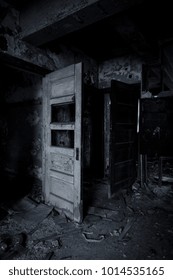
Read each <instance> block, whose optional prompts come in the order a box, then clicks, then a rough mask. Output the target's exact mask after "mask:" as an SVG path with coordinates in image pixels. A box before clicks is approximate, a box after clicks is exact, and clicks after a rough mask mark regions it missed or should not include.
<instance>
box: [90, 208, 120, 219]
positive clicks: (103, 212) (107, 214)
mask: <svg viewBox="0 0 173 280" xmlns="http://www.w3.org/2000/svg"><path fill="white" fill-rule="evenodd" d="M118 213H119V211H116V210H110V209H104V208H100V207H90V208H89V209H88V214H89V215H95V216H99V217H102V218H106V219H107V218H111V219H112V218H114V217H113V215H115V216H117V215H118Z"/></svg>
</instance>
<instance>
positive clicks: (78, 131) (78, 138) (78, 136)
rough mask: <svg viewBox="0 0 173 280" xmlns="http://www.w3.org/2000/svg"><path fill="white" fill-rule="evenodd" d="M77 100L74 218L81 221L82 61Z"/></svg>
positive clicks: (77, 74) (77, 72) (77, 76)
mask: <svg viewBox="0 0 173 280" xmlns="http://www.w3.org/2000/svg"><path fill="white" fill-rule="evenodd" d="M75 102H76V112H75V147H74V148H75V160H74V220H75V221H77V222H80V221H81V219H82V211H81V207H82V194H81V164H82V162H81V160H82V159H81V155H82V131H81V128H82V63H78V64H76V65H75Z"/></svg>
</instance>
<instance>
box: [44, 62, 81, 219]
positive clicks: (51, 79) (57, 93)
mask: <svg viewBox="0 0 173 280" xmlns="http://www.w3.org/2000/svg"><path fill="white" fill-rule="evenodd" d="M43 88H44V98H43V101H44V104H43V115H44V118H43V121H44V150H43V175H44V183H43V185H44V197H45V201H46V202H47V203H49V204H52V205H53V206H55V207H56V208H58V210H59V211H61V212H64V213H65V214H66V215H67V216H68V217H70V218H71V219H73V220H75V221H77V222H80V221H81V219H82V197H81V160H82V159H81V141H82V132H81V124H82V64H81V63H79V64H76V65H71V66H69V67H66V68H64V69H61V70H58V71H56V72H54V73H51V74H48V75H47V76H46V77H45V78H44V81H43Z"/></svg>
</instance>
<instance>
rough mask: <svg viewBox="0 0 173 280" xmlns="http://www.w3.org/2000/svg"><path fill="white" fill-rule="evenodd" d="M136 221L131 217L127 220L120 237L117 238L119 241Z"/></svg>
mask: <svg viewBox="0 0 173 280" xmlns="http://www.w3.org/2000/svg"><path fill="white" fill-rule="evenodd" d="M135 220H136V217H132V218H130V219H129V221H128V222H127V224H126V226H125V227H124V229H123V231H122V232H121V234H120V236H119V238H118V239H119V241H120V240H122V239H123V238H124V237H125V235H126V234H127V233H128V231H129V230H130V229H131V227H132V225H133V224H134V222H135Z"/></svg>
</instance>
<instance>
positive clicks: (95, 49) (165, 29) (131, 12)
mask: <svg viewBox="0 0 173 280" xmlns="http://www.w3.org/2000/svg"><path fill="white" fill-rule="evenodd" d="M7 2H10V4H12V5H13V6H14V7H15V8H16V9H19V10H20V23H21V29H22V31H21V34H20V36H21V38H22V39H23V40H24V41H26V42H29V43H30V44H32V45H34V46H37V47H41V48H49V49H50V50H51V51H54V52H56V53H59V52H61V48H62V46H63V45H66V46H70V47H71V46H73V47H74V48H78V49H81V50H82V51H84V52H85V53H87V54H88V55H90V56H91V57H93V58H95V59H96V60H98V61H103V60H105V59H109V58H112V57H116V56H122V55H126V54H129V53H136V54H137V55H139V56H141V57H142V58H144V59H146V58H147V59H151V60H152V59H154V60H155V59H157V58H158V57H159V55H160V52H159V51H160V45H162V44H163V43H165V42H167V41H170V40H172V38H173V29H172V27H171V26H172V24H171V11H172V9H171V3H170V1H168V0H166V1H163V0H162V1H157V2H156V1H154V0H150V1H149V0H131V1H126V0H123V1H118V0H109V1H106V0H87V1H80V0H76V1H68V0H66V1H62V0H59V1H55V0H51V1H47V0H43V1H40V0H37V1H28V0H24V1H20V0H7ZM56 7H57V8H58V7H59V9H57V10H56Z"/></svg>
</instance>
